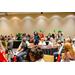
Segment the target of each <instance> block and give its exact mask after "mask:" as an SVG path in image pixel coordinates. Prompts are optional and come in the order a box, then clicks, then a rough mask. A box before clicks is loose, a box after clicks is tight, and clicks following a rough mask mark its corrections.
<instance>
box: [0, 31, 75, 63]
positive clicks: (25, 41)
mask: <svg viewBox="0 0 75 75" xmlns="http://www.w3.org/2000/svg"><path fill="white" fill-rule="evenodd" d="M33 34H34V36H31V35H30V34H28V35H26V33H23V34H19V33H18V35H16V37H14V36H13V35H12V34H11V35H10V36H2V35H1V36H0V46H1V48H2V49H3V51H4V49H5V51H7V50H11V49H12V48H13V40H20V41H21V43H20V45H19V47H18V49H17V50H16V52H15V54H14V56H16V58H17V60H18V61H20V62H23V59H22V57H23V56H24V55H27V54H28V55H29V57H30V60H31V61H33V62H44V60H43V59H42V58H43V56H44V52H43V50H42V49H41V47H39V45H42V46H46V45H47V44H46V42H48V45H49V46H51V47H55V48H57V49H58V50H57V52H54V53H53V56H54V62H56V61H57V58H58V56H62V53H65V55H64V57H63V61H64V62H66V61H70V60H75V52H74V50H75V47H74V46H73V45H72V44H71V43H72V42H73V43H74V42H75V37H74V38H73V40H72V39H71V37H70V36H67V38H66V39H65V38H64V35H63V33H58V34H56V33H54V34H50V33H49V34H48V36H45V37H44V33H43V32H42V33H41V32H40V33H38V32H34V33H33ZM4 41H5V42H4ZM30 43H34V45H35V47H33V48H31V50H30V52H29V53H28V47H29V46H30ZM1 44H3V45H1ZM6 44H7V46H6ZM63 48H64V51H63ZM60 59H61V58H60ZM60 61H61V60H60Z"/></svg>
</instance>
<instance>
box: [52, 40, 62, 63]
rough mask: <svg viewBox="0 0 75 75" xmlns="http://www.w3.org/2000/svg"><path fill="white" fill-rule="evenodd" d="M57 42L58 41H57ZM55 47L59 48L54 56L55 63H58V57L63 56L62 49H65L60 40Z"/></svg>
mask: <svg viewBox="0 0 75 75" xmlns="http://www.w3.org/2000/svg"><path fill="white" fill-rule="evenodd" d="M56 41H57V39H56ZM54 47H56V48H58V50H57V52H54V53H53V55H54V62H55V61H56V57H58V55H60V56H61V50H60V48H61V47H63V45H62V43H61V41H60V40H58V42H57V44H54Z"/></svg>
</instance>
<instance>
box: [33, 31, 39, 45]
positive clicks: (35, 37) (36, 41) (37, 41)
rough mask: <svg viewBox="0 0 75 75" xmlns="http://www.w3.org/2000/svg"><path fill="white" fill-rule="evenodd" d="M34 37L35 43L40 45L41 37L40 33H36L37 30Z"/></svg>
mask: <svg viewBox="0 0 75 75" xmlns="http://www.w3.org/2000/svg"><path fill="white" fill-rule="evenodd" d="M34 39H35V41H34V45H38V43H39V39H40V37H39V35H38V33H35V32H34Z"/></svg>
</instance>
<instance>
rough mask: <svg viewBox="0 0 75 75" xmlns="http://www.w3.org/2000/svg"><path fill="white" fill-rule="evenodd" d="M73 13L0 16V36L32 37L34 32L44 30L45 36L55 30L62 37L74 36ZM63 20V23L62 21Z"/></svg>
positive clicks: (74, 22)
mask: <svg viewBox="0 0 75 75" xmlns="http://www.w3.org/2000/svg"><path fill="white" fill-rule="evenodd" d="M70 15H71V16H75V13H73V12H71V13H65V12H63V13H47V14H25V15H8V16H0V34H2V35H10V34H11V33H12V34H13V35H14V36H15V34H16V33H27V34H28V33H29V34H31V35H33V32H34V30H36V31H38V32H39V30H44V34H45V36H46V35H48V33H53V30H54V29H55V30H56V32H57V31H58V30H62V31H63V33H64V36H65V37H66V36H67V35H70V36H71V37H72V38H73V37H74V35H75V19H74V18H73V17H68V16H70ZM66 17H68V18H67V20H65V18H66ZM62 20H64V21H62Z"/></svg>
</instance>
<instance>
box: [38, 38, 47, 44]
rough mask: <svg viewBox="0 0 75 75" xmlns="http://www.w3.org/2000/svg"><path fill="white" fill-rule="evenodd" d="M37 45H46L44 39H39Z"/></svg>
mask: <svg viewBox="0 0 75 75" xmlns="http://www.w3.org/2000/svg"><path fill="white" fill-rule="evenodd" d="M38 45H46V43H45V41H44V38H41V41H40V42H39V44H38Z"/></svg>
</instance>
